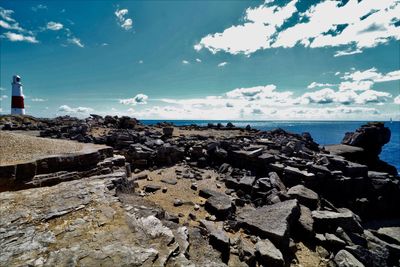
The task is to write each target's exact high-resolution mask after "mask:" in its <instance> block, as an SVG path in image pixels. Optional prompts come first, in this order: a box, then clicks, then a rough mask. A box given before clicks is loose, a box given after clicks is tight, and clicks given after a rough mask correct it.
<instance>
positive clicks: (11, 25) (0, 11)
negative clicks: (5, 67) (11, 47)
mask: <svg viewBox="0 0 400 267" xmlns="http://www.w3.org/2000/svg"><path fill="white" fill-rule="evenodd" d="M12 14H14V11H13V10H10V9H4V8H2V7H0V18H2V20H0V28H3V29H6V30H10V31H8V32H5V33H3V34H2V35H0V37H1V38H6V39H8V40H9V41H11V42H28V43H38V42H39V41H38V40H37V39H36V36H35V34H34V33H33V32H31V31H27V30H25V29H24V28H22V27H21V26H20V25H19V23H18V22H17V21H16V20H15V19H13V18H12ZM11 31H17V32H18V33H15V32H11Z"/></svg>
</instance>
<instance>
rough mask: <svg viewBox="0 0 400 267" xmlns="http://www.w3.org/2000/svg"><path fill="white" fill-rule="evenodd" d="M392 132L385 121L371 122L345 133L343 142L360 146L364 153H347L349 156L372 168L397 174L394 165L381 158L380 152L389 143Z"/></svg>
mask: <svg viewBox="0 0 400 267" xmlns="http://www.w3.org/2000/svg"><path fill="white" fill-rule="evenodd" d="M390 137H391V132H390V129H389V128H388V127H385V124H384V123H383V122H369V123H367V124H365V125H362V126H361V127H360V128H358V129H357V130H356V131H355V132H348V133H346V134H345V136H344V138H343V140H342V144H344V145H349V146H355V147H360V148H362V149H363V152H362V153H354V154H352V155H351V153H350V154H349V155H347V158H348V159H350V160H353V161H356V162H359V163H362V164H366V165H368V166H369V167H370V168H371V169H372V170H376V171H383V172H387V173H391V174H397V170H396V168H395V167H394V166H391V165H390V164H387V163H386V162H383V161H381V160H380V159H379V154H380V153H381V152H382V148H383V146H384V145H385V144H387V143H389V141H390Z"/></svg>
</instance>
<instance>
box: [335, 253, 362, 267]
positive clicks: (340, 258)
mask: <svg viewBox="0 0 400 267" xmlns="http://www.w3.org/2000/svg"><path fill="white" fill-rule="evenodd" d="M334 261H335V263H336V264H337V266H338V267H364V264H362V263H361V262H360V261H358V260H357V259H356V257H354V256H353V255H352V254H351V253H350V252H348V251H346V250H340V251H339V252H338V253H337V254H336V256H335V258H334Z"/></svg>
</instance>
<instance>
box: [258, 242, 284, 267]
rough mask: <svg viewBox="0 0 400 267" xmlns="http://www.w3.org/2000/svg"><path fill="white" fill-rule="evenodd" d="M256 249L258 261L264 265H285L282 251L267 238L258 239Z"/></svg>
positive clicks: (273, 266) (280, 266) (272, 266)
mask: <svg viewBox="0 0 400 267" xmlns="http://www.w3.org/2000/svg"><path fill="white" fill-rule="evenodd" d="M256 251H257V254H258V256H259V257H260V261H261V262H262V263H263V264H265V265H266V266H270V267H282V266H284V265H285V261H284V260H283V255H282V252H281V251H280V250H279V249H277V248H276V247H275V246H274V244H272V242H271V241H269V240H268V239H265V240H260V241H258V242H257V243H256Z"/></svg>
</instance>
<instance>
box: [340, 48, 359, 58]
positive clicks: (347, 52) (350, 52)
mask: <svg viewBox="0 0 400 267" xmlns="http://www.w3.org/2000/svg"><path fill="white" fill-rule="evenodd" d="M362 52H363V51H362V50H360V49H358V48H357V49H355V50H353V49H347V50H341V51H336V53H335V55H333V56H334V57H342V56H349V55H355V54H361V53H362Z"/></svg>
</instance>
